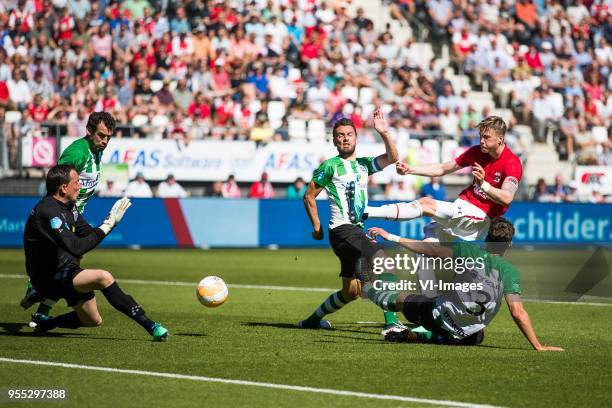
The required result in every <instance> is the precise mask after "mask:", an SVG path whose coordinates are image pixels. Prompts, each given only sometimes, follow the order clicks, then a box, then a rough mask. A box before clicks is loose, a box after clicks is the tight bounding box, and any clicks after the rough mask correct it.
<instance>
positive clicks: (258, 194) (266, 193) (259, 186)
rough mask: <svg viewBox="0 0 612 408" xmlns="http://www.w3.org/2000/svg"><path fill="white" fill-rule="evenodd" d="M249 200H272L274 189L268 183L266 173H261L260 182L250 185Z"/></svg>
mask: <svg viewBox="0 0 612 408" xmlns="http://www.w3.org/2000/svg"><path fill="white" fill-rule="evenodd" d="M249 197H250V198H274V188H273V187H272V183H270V182H269V181H268V173H266V172H263V173H261V179H260V181H256V182H254V183H253V184H251V187H250V188H249Z"/></svg>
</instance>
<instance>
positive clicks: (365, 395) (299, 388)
mask: <svg viewBox="0 0 612 408" xmlns="http://www.w3.org/2000/svg"><path fill="white" fill-rule="evenodd" d="M0 362H5V363H14V364H30V365H39V366H50V367H63V368H76V369H81V370H91V371H103V372H108V373H119V374H132V375H143V376H149V377H162V378H173V379H179V380H192V381H201V382H212V383H223V384H233V385H246V386H251V387H261V388H273V389H279V390H289V391H300V392H306V393H313V394H328V395H340V396H345V397H357V398H370V399H379V400H389V401H400V402H414V403H419V404H429V405H440V406H445V407H474V408H497V407H495V406H494V405H482V404H473V403H469V402H458V401H446V400H434V399H427V398H415V397H404V396H401V395H386V394H370V393H366V392H356V391H344V390H335V389H331V388H316V387H306V386H300V385H288V384H274V383H266V382H257V381H245V380H232V379H229V378H215V377H203V376H199V375H186V374H175V373H164V372H157V371H143V370H128V369H124V368H113V367H99V366H90V365H82V364H70V363H61V362H55V361H39V360H20V359H13V358H5V357H0Z"/></svg>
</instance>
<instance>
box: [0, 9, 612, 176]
mask: <svg viewBox="0 0 612 408" xmlns="http://www.w3.org/2000/svg"><path fill="white" fill-rule="evenodd" d="M349 6H350V5H349V4H348V3H346V2H344V1H337V0H330V1H327V2H326V1H322V0H292V1H278V0H269V1H266V0H253V1H251V0H246V1H241V0H235V1H218V0H186V1H182V2H181V1H177V2H169V1H167V0H165V1H164V0H155V1H148V0H126V1H121V2H117V1H112V0H108V1H101V2H96V1H89V0H27V1H26V0H17V1H3V2H1V3H0V42H1V43H2V48H0V107H1V109H2V114H4V112H5V111H19V112H20V113H21V117H20V119H19V120H18V121H17V123H16V124H15V125H14V126H11V128H10V132H9V136H10V137H11V140H10V142H11V143H10V145H11V146H12V148H13V153H14V151H15V150H16V146H17V138H19V137H20V135H23V134H27V133H28V132H32V131H36V129H37V128H38V127H40V124H41V123H43V122H55V123H60V124H64V125H65V130H66V133H67V134H68V135H69V136H75V137H79V136H82V135H83V134H84V128H85V123H86V120H87V116H88V113H89V112H92V111H97V110H106V111H110V112H112V113H113V114H114V115H115V116H116V118H117V119H118V121H119V122H120V123H123V124H129V125H130V126H128V127H122V128H120V135H121V133H123V136H138V137H150V138H176V139H183V140H185V141H186V142H188V141H190V140H192V139H199V138H212V139H224V140H254V141H257V142H264V143H265V142H267V141H270V140H291V139H294V138H304V139H314V138H318V137H321V135H323V137H325V133H324V131H323V132H322V131H321V129H325V124H328V123H332V122H333V121H334V120H335V119H337V118H339V117H341V116H347V117H350V118H351V119H352V120H353V121H354V122H355V124H356V125H357V127H358V128H361V127H363V126H364V125H365V122H366V120H367V118H368V117H369V116H370V114H371V112H372V110H373V109H374V107H375V106H377V105H385V110H386V114H387V117H388V119H389V121H390V122H391V125H392V128H393V130H394V134H395V135H396V137H404V136H405V137H409V135H410V134H415V133H417V134H426V133H427V131H434V132H439V133H443V134H450V135H458V136H460V138H458V139H460V140H461V143H462V144H464V145H468V144H473V143H474V142H475V140H476V139H477V137H478V132H477V131H476V130H475V125H476V124H477V123H478V122H479V121H480V120H481V119H482V118H483V117H485V116H487V115H488V114H489V113H490V112H491V111H492V110H491V106H485V107H484V108H482V109H476V107H475V106H473V105H472V103H471V101H470V99H469V97H468V89H467V88H469V87H473V89H475V90H478V91H480V90H486V91H490V92H492V93H493V94H494V95H495V105H496V107H497V108H503V109H506V108H507V109H509V110H508V111H507V112H508V115H507V119H508V121H509V122H510V123H509V125H510V132H509V133H510V137H509V140H510V141H512V140H513V139H512V129H513V126H514V125H517V124H522V125H529V126H531V127H532V128H533V134H534V136H535V139H536V141H545V140H546V138H547V137H549V138H553V139H554V143H555V145H556V146H557V148H558V151H559V154H560V157H561V158H562V159H564V160H565V159H568V160H571V161H574V162H576V163H579V164H601V165H610V164H611V163H612V153H611V152H610V145H611V142H610V139H609V133H610V132H609V129H610V117H611V113H612V98H610V82H611V80H610V78H611V77H610V66H611V61H612V49H611V47H610V44H611V42H612V9H611V8H610V7H611V6H612V5H611V4H610V2H606V1H604V0H595V1H592V0H584V1H578V0H574V1H563V2H562V1H558V0H537V1H532V0H518V1H517V2H516V3H515V2H514V1H508V2H506V1H501V2H499V1H496V0H483V1H476V2H474V1H465V0H454V1H452V2H451V1H448V0H432V1H426V2H424V1H422V0H393V1H390V2H389V6H390V7H389V10H390V12H391V13H392V15H393V16H394V17H395V18H396V19H398V20H399V21H401V22H402V24H404V28H405V30H411V31H412V36H410V38H409V39H408V41H407V42H406V43H405V44H403V45H401V46H398V45H396V44H395V42H394V41H393V37H392V33H391V32H390V31H388V29H387V28H385V27H375V25H374V23H373V21H372V20H371V19H369V18H368V17H367V16H365V15H364V11H363V10H362V9H358V10H357V11H356V13H354V14H353V13H349V11H348V10H349V9H350V7H349ZM424 32H425V33H428V37H427V41H430V42H431V43H432V44H434V45H436V46H435V47H434V48H435V49H436V51H439V49H438V48H439V47H437V45H438V44H443V43H448V44H449V46H450V50H451V52H450V66H444V64H441V63H440V58H439V57H440V55H438V56H437V57H438V58H433V59H430V60H428V59H424V58H423V55H422V53H421V52H420V49H419V48H418V47H417V44H416V43H415V38H417V37H419V38H420V37H421V36H422V35H423V33H424ZM450 67H452V69H453V70H454V71H455V72H456V73H465V74H467V75H469V77H470V83H469V84H466V87H464V88H462V89H456V87H455V88H453V84H452V83H451V81H449V79H447V76H448V74H447V71H448V70H449V69H450ZM62 129H64V128H62ZM311 130H312V132H311ZM515 139H518V138H515ZM512 147H513V148H515V149H516V150H518V151H519V153H520V150H521V143H520V140H518V141H517V142H516V143H514V144H513V146H512ZM13 156H14V155H13Z"/></svg>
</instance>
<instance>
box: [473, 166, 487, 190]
mask: <svg viewBox="0 0 612 408" xmlns="http://www.w3.org/2000/svg"><path fill="white" fill-rule="evenodd" d="M472 176H474V179H475V180H476V183H477V184H478V185H479V186H480V185H482V182H483V181H484V178H485V171H484V169H483V168H482V166H481V165H480V164H478V163H474V165H473V166H472Z"/></svg>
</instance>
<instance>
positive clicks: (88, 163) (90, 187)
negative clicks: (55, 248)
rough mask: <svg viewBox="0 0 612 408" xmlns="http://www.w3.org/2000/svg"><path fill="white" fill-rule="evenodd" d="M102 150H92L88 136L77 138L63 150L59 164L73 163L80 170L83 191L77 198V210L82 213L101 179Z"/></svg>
mask: <svg viewBox="0 0 612 408" xmlns="http://www.w3.org/2000/svg"><path fill="white" fill-rule="evenodd" d="M101 160H102V152H98V153H94V152H92V151H91V147H90V146H89V141H88V140H87V138H85V137H84V138H82V139H78V140H75V141H74V142H72V143H71V144H70V146H68V147H67V148H66V150H64V151H63V152H62V155H61V157H60V158H59V160H58V161H57V164H72V165H73V166H74V167H76V169H77V171H78V172H79V180H80V182H81V191H79V197H78V198H77V203H76V206H77V210H79V212H80V213H82V212H83V210H84V209H85V205H86V204H87V201H89V199H90V198H91V196H93V195H94V193H95V192H96V187H97V186H98V182H99V181H100V161H101Z"/></svg>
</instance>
